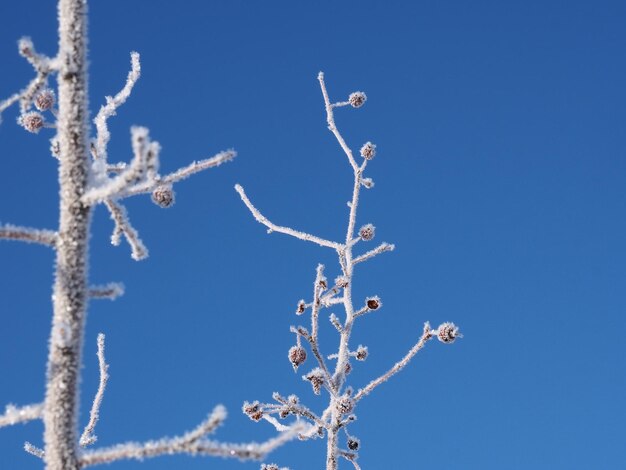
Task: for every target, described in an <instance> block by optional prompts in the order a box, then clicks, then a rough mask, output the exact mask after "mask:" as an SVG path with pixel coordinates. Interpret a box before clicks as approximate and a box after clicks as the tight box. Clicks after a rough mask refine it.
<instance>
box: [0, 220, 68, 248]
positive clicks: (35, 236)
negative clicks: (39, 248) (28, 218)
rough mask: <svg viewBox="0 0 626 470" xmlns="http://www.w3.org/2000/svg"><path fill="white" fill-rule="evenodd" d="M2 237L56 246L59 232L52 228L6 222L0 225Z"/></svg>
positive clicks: (0, 236) (0, 237)
mask: <svg viewBox="0 0 626 470" xmlns="http://www.w3.org/2000/svg"><path fill="white" fill-rule="evenodd" d="M0 239H4V240H17V241H21V242H28V243H39V244H40V245H46V246H50V247H52V248H54V247H55V246H56V243H57V233H56V232H54V231H52V230H40V229H34V228H30V227H20V226H17V225H11V224H5V225H0Z"/></svg>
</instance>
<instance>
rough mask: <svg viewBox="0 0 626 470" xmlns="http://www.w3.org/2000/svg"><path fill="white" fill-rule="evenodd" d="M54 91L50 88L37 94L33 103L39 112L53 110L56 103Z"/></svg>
mask: <svg viewBox="0 0 626 470" xmlns="http://www.w3.org/2000/svg"><path fill="white" fill-rule="evenodd" d="M55 101H56V100H55V97H54V91H52V90H51V89H50V88H45V89H43V90H41V91H40V92H39V93H37V96H35V99H34V100H33V103H34V104H35V108H37V109H38V110H39V111H46V110H47V109H51V108H52V106H54V103H55Z"/></svg>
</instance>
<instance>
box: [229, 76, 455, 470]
mask: <svg viewBox="0 0 626 470" xmlns="http://www.w3.org/2000/svg"><path fill="white" fill-rule="evenodd" d="M318 80H319V83H320V87H321V90H322V96H323V99H324V106H325V109H326V121H327V123H328V129H329V130H330V131H331V132H332V133H333V135H334V136H335V138H336V140H337V142H338V143H339V146H340V147H341V149H342V150H343V151H344V153H345V154H346V156H347V158H348V162H349V163H350V166H351V167H352V170H353V173H354V184H353V190H352V199H351V201H349V202H348V208H349V215H348V226H347V230H346V237H345V240H344V241H343V242H336V241H331V240H326V239H323V238H320V237H318V236H315V235H311V234H309V233H304V232H300V231H298V230H295V229H292V228H289V227H283V226H280V225H277V224H275V223H273V222H271V221H270V220H269V219H268V218H267V217H265V216H264V215H263V214H262V213H261V212H260V211H259V210H258V209H257V208H256V207H255V206H254V205H253V204H252V202H251V201H250V199H249V198H248V196H247V195H246V193H245V191H244V189H243V187H241V186H240V185H236V186H235V189H236V191H237V192H238V193H239V195H240V196H241V199H242V201H243V203H244V204H245V205H246V207H247V208H248V209H249V210H250V212H251V213H252V215H253V216H254V218H255V219H256V220H257V221H258V222H259V223H261V224H263V225H265V226H266V227H267V229H268V230H267V231H268V232H269V233H271V232H280V233H283V234H286V235H290V236H292V237H295V238H298V239H300V240H304V241H308V242H313V243H316V244H318V245H320V246H322V247H326V248H332V249H333V250H335V251H336V253H337V255H338V262H339V268H340V270H341V274H340V275H339V276H337V278H336V279H335V281H334V284H333V285H332V286H330V284H329V282H328V280H327V278H326V276H325V275H324V270H325V267H324V266H323V265H321V264H320V265H318V266H317V269H316V274H315V281H314V283H313V295H312V300H311V301H310V302H306V301H305V300H300V301H299V302H298V304H297V307H296V315H303V314H304V313H305V312H306V311H307V310H310V315H311V327H310V331H309V329H307V328H305V327H304V326H292V327H291V328H290V330H291V332H293V333H294V334H295V335H296V338H295V343H296V344H295V345H294V346H293V347H291V348H290V349H289V352H288V358H289V362H290V363H291V365H292V366H293V369H294V371H297V370H298V368H299V367H300V366H301V365H302V364H303V363H304V362H305V361H306V359H307V355H308V354H307V350H306V349H305V348H304V346H303V344H308V345H309V349H310V351H311V353H312V354H313V356H314V357H315V361H316V362H317V364H316V366H315V367H314V368H313V369H312V370H310V371H309V372H307V373H306V374H305V375H304V376H303V377H302V378H303V379H304V380H306V381H308V382H310V384H311V386H312V389H313V393H315V394H316V395H319V394H321V392H322V389H324V390H325V391H326V392H327V393H328V398H329V401H328V406H327V407H326V409H324V410H323V411H322V412H321V413H318V414H316V413H315V412H313V411H312V410H311V409H309V408H308V407H306V406H305V405H303V404H302V403H301V401H300V398H299V397H297V396H296V395H289V396H288V397H284V396H282V395H281V394H280V393H277V392H275V393H274V394H273V396H272V398H273V399H274V401H275V403H260V402H259V401H254V402H251V403H250V402H246V403H244V405H243V412H244V413H245V414H246V415H248V416H249V417H250V419H252V420H253V421H260V420H261V419H264V420H266V421H268V422H269V423H271V424H272V425H273V426H275V427H276V429H277V430H278V431H282V430H284V429H291V428H292V426H293V425H294V423H298V422H300V421H301V420H304V421H307V422H309V423H310V424H311V427H310V428H309V431H308V432H303V433H300V435H299V438H300V439H302V440H306V439H312V438H318V437H324V436H325V437H326V441H327V446H326V449H327V451H326V469H327V470H336V469H337V468H338V467H339V458H340V457H341V458H344V459H346V460H347V461H349V462H350V463H351V464H352V466H353V467H354V468H355V469H357V470H358V469H360V466H359V465H358V463H357V459H358V450H359V447H360V441H359V439H358V438H357V437H355V436H353V435H352V434H350V432H349V431H348V426H349V425H350V424H351V423H353V422H354V421H355V420H356V415H355V414H354V411H355V409H356V407H357V404H358V403H359V402H360V401H361V400H362V399H363V398H364V397H365V396H366V395H368V394H369V393H371V392H372V391H374V390H375V389H376V388H377V387H379V386H380V385H382V384H383V383H384V382H386V381H387V380H388V379H389V378H391V377H392V376H393V375H395V374H396V373H398V372H399V371H400V370H402V369H403V368H404V367H406V365H407V364H408V363H409V361H410V360H411V359H412V358H413V356H415V355H416V354H417V353H418V352H419V351H420V350H421V349H422V348H423V347H424V346H425V345H426V343H427V342H428V341H429V340H430V339H432V338H434V337H437V338H438V339H439V340H440V341H441V342H443V343H452V342H454V341H455V340H456V338H459V337H461V334H460V333H459V329H458V328H457V327H456V326H455V325H454V324H453V323H450V322H446V323H443V324H441V325H440V326H439V327H438V328H437V329H433V328H431V327H430V324H429V323H428V322H427V323H425V324H424V328H423V331H422V333H421V335H420V336H419V339H418V341H417V343H416V344H415V345H414V346H413V347H412V348H411V349H410V350H409V352H408V353H407V354H406V355H405V356H404V357H403V358H402V359H400V360H399V361H398V362H397V363H396V364H395V365H394V366H393V367H391V368H390V369H389V370H388V371H387V372H385V373H383V374H382V375H380V376H379V377H377V378H375V379H373V380H372V381H371V382H370V383H369V384H367V385H365V386H364V387H362V388H360V389H358V391H357V392H356V393H355V392H354V390H353V388H352V387H350V386H347V385H346V382H347V376H348V374H349V373H350V371H351V370H352V367H353V366H352V363H351V359H355V360H356V361H365V360H366V358H367V355H368V349H367V347H365V346H361V345H359V346H358V347H357V348H356V349H353V348H351V346H350V336H351V333H352V329H353V327H354V325H355V322H356V320H357V319H359V318H360V317H362V316H363V315H365V314H366V313H370V312H375V311H378V310H379V309H381V308H382V301H381V300H380V298H379V297H377V296H372V297H367V298H366V299H364V302H363V305H362V306H360V307H358V306H355V303H354V301H353V299H352V281H353V275H354V269H355V266H356V265H357V264H359V263H362V262H364V261H368V260H370V259H373V258H374V257H376V256H378V255H380V254H383V253H386V252H388V251H393V249H394V245H391V244H389V243H385V242H383V243H381V244H380V245H378V246H377V247H376V248H374V249H371V250H369V251H367V252H365V253H363V254H361V255H358V256H355V255H354V253H353V249H354V248H355V247H357V246H358V245H359V244H361V243H363V242H369V241H371V240H372V239H373V238H374V235H375V227H374V226H373V225H372V224H366V225H363V226H362V227H361V228H360V229H359V230H358V231H356V233H355V229H356V219H357V209H358V206H359V198H360V194H361V188H362V187H363V188H366V189H371V188H372V187H373V186H374V182H373V181H372V179H371V178H365V177H364V172H365V169H366V167H367V165H368V162H369V161H371V160H372V159H373V158H374V156H375V155H376V145H374V144H373V143H371V142H366V143H365V144H364V145H363V146H362V147H361V149H360V152H359V153H360V156H361V157H362V159H363V161H362V163H360V164H359V163H357V161H356V159H355V157H354V154H353V152H352V150H351V149H350V147H349V146H348V144H347V143H346V141H345V140H344V138H343V136H342V135H341V133H340V132H339V129H338V128H337V126H336V124H335V115H334V110H335V109H336V108H341V107H347V106H351V107H353V108H360V107H361V106H363V105H364V104H365V102H366V100H367V96H366V95H365V93H363V92H360V91H357V92H354V93H352V94H350V96H349V97H348V100H347V101H340V102H336V103H332V102H331V101H330V98H329V95H328V91H327V89H326V83H325V81H324V74H323V73H322V72H320V73H319V75H318ZM334 305H342V306H343V308H344V311H345V317H344V319H343V320H340V319H339V318H338V317H337V316H336V315H335V314H334V313H331V314H330V316H329V319H330V322H331V323H332V325H333V326H334V327H335V328H336V329H337V332H338V334H339V341H338V349H337V352H336V353H333V354H331V355H329V356H327V357H326V359H325V358H324V355H323V354H322V351H321V348H320V346H319V342H318V335H319V317H320V313H321V310H322V309H324V308H330V307H332V306H334ZM326 360H335V361H336V363H335V367H334V368H332V367H329V366H328V365H327V363H326ZM290 415H291V416H294V417H295V421H293V422H292V423H291V424H289V425H285V424H283V423H281V422H280V420H284V419H286V418H288V417H289V416H290ZM276 417H278V419H277V418H276ZM341 432H343V433H344V434H345V437H346V440H345V445H346V447H345V448H343V447H341V446H340V444H339V435H340V433H341ZM273 468H275V469H278V467H277V466H275V465H274V467H273Z"/></svg>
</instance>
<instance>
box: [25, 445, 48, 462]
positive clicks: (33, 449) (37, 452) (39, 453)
mask: <svg viewBox="0 0 626 470" xmlns="http://www.w3.org/2000/svg"><path fill="white" fill-rule="evenodd" d="M24 450H25V451H26V452H28V453H29V454H31V455H34V456H35V457H39V458H40V459H43V458H44V457H45V455H46V453H45V452H44V451H43V449H40V448H39V447H37V446H34V445H33V444H31V443H30V442H28V441H26V442H25V443H24Z"/></svg>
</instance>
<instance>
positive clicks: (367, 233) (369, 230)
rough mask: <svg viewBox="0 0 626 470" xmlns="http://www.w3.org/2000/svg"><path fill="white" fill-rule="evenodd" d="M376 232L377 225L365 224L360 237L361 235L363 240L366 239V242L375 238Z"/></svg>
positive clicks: (360, 231) (360, 230)
mask: <svg viewBox="0 0 626 470" xmlns="http://www.w3.org/2000/svg"><path fill="white" fill-rule="evenodd" d="M375 233H376V227H374V226H373V225H372V224H367V225H364V226H363V227H361V228H360V229H359V237H361V240H363V241H366V242H368V241H370V240H371V239H372V238H374V234H375Z"/></svg>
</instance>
